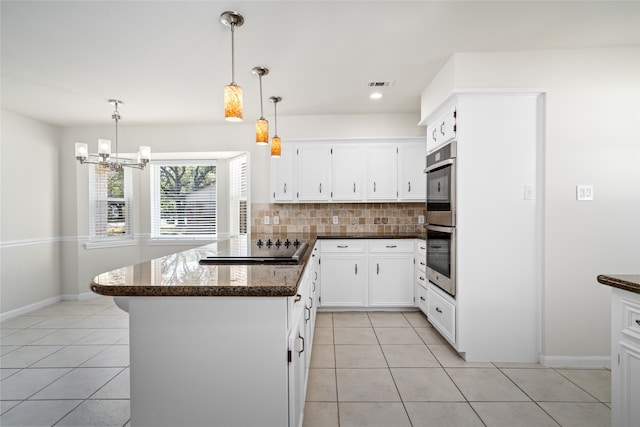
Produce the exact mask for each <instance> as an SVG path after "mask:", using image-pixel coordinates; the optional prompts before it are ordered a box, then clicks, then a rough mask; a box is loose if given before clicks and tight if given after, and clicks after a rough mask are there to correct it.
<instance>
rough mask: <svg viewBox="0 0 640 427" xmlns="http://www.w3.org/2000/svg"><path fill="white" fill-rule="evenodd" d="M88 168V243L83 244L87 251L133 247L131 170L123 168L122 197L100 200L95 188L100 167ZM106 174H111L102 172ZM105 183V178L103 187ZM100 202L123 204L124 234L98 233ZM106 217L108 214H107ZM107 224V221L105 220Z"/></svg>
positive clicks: (97, 190) (98, 191)
mask: <svg viewBox="0 0 640 427" xmlns="http://www.w3.org/2000/svg"><path fill="white" fill-rule="evenodd" d="M91 166H92V167H90V168H89V241H88V242H87V243H86V244H85V247H86V248H87V249H92V248H100V247H110V246H130V245H135V244H136V242H135V238H134V232H133V225H134V221H133V197H132V196H133V177H132V173H131V170H130V169H129V168H123V171H122V172H123V187H124V188H123V190H124V195H123V197H108V195H107V197H105V198H104V199H103V198H100V196H99V193H100V190H99V189H98V188H97V186H98V185H100V184H99V183H98V179H99V178H100V177H99V176H98V175H97V174H98V172H100V168H101V166H100V165H91ZM103 172H105V173H106V174H108V173H111V172H112V171H106V170H104V171H103ZM106 183H107V179H106V177H105V185H106ZM100 201H105V202H107V203H109V202H110V201H115V202H123V203H124V204H125V212H124V216H125V232H124V233H122V234H118V235H111V236H110V235H102V234H100V233H98V230H97V227H98V225H99V224H100V223H101V222H102V220H101V219H99V218H98V214H99V210H98V207H97V205H98V203H99V202H100ZM107 215H108V214H107ZM107 223H108V219H107Z"/></svg>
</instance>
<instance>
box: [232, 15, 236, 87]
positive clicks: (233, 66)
mask: <svg viewBox="0 0 640 427" xmlns="http://www.w3.org/2000/svg"><path fill="white" fill-rule="evenodd" d="M235 28H236V25H235V24H233V23H232V24H231V84H232V85H235V84H236V78H235V76H236V66H235V63H236V54H235V43H234V33H235Z"/></svg>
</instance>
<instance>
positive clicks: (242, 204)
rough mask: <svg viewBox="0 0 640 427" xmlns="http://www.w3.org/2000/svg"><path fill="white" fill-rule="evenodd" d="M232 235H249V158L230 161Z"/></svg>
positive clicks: (237, 158) (244, 157)
mask: <svg viewBox="0 0 640 427" xmlns="http://www.w3.org/2000/svg"><path fill="white" fill-rule="evenodd" d="M229 175H230V179H229V182H230V191H229V193H230V199H231V200H230V210H231V212H230V215H229V218H230V220H231V224H230V227H229V229H230V230H231V234H236V235H237V234H247V156H246V155H242V156H238V157H234V158H233V159H231V160H230V161H229Z"/></svg>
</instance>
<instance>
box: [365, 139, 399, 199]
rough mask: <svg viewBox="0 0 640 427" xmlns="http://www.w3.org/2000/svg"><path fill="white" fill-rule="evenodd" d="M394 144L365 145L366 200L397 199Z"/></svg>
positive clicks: (396, 166)
mask: <svg viewBox="0 0 640 427" xmlns="http://www.w3.org/2000/svg"><path fill="white" fill-rule="evenodd" d="M397 182H398V158H397V146H396V144H376V145H370V146H367V200H380V201H384V200H388V201H393V200H397V199H398V184H397Z"/></svg>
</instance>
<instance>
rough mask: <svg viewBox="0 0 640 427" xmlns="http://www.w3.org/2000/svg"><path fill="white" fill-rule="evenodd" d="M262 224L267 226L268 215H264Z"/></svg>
mask: <svg viewBox="0 0 640 427" xmlns="http://www.w3.org/2000/svg"><path fill="white" fill-rule="evenodd" d="M263 222H264V225H269V215H265V217H264V221H263Z"/></svg>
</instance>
